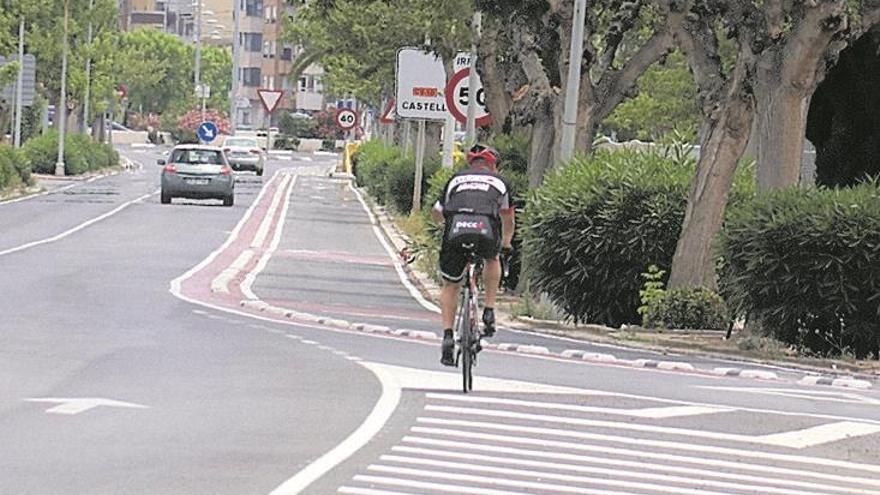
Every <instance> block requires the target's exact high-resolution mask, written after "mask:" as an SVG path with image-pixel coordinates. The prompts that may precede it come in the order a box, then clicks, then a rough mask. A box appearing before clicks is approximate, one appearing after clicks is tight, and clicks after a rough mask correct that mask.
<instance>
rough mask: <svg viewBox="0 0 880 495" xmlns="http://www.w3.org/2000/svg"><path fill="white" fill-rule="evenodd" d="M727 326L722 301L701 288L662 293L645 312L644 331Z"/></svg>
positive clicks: (726, 312) (713, 293) (711, 292)
mask: <svg viewBox="0 0 880 495" xmlns="http://www.w3.org/2000/svg"><path fill="white" fill-rule="evenodd" d="M729 324H730V312H729V311H728V309H727V305H726V304H725V303H724V299H722V298H721V296H719V295H718V294H717V293H715V292H714V291H711V290H709V289H705V288H702V287H696V288H692V287H680V288H674V289H668V290H664V291H663V294H662V295H661V296H660V297H658V298H657V299H654V300H653V301H651V302H650V303H649V304H648V305H647V306H646V309H645V312H644V325H645V326H646V327H647V328H676V329H698V330H724V329H726V328H727V327H728V325H729Z"/></svg>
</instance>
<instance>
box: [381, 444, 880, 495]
mask: <svg viewBox="0 0 880 495" xmlns="http://www.w3.org/2000/svg"><path fill="white" fill-rule="evenodd" d="M429 455H431V456H432V457H435V458H432V459H425V458H422V457H411V456H405V455H383V456H380V460H381V461H385V462H395V463H399V464H409V465H413V466H428V467H429V468H435V469H438V470H440V469H444V468H445V469H448V470H449V471H452V472H455V471H475V472H483V473H494V474H500V475H507V476H528V477H531V478H538V479H541V480H556V481H563V482H569V483H576V484H583V485H589V484H592V485H607V486H615V487H616V486H622V487H627V488H634V489H645V490H652V491H659V492H667V493H674V494H692V495H725V494H723V493H720V492H712V491H704V490H699V489H691V488H683V487H680V486H668V485H659V484H654V483H644V482H638V481H636V482H633V481H626V480H624V479H622V478H634V479H643V480H650V481H656V482H658V483H659V482H665V483H678V484H682V485H697V486H700V487H714V488H720V489H735V490H751V491H753V492H755V493H761V494H767V495H769V494H771V493H775V494H778V495H809V494H807V493H806V492H804V491H803V490H789V489H786V488H776V487H772V486H767V485H749V484H746V483H741V482H740V483H731V482H725V481H714V480H706V479H699V478H697V479H694V478H688V477H683V476H670V475H665V474H658V473H642V472H635V471H627V470H623V469H611V468H598V467H590V466H578V465H572V464H560V463H557V462H546V461H533V460H528V459H511V458H500V459H499V458H495V457H491V456H487V455H480V454H461V453H457V452H444V453H442V455H438V453H432V454H429ZM436 457H443V458H447V459H458V460H459V461H466V462H455V461H444V460H439V459H436ZM479 462H489V463H501V464H506V465H513V466H521V467H516V468H509V467H501V466H487V465H482V464H476V463H479ZM522 467H530V468H535V469H551V470H555V471H571V472H578V473H584V474H592V475H596V476H608V477H610V479H604V478H594V477H586V476H579V475H570V474H563V473H555V472H552V471H536V470H531V469H523V468H522ZM874 493H877V492H874ZM820 495H827V492H820Z"/></svg>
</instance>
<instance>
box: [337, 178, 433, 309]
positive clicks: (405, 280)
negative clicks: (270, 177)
mask: <svg viewBox="0 0 880 495" xmlns="http://www.w3.org/2000/svg"><path fill="white" fill-rule="evenodd" d="M349 189H351V191H352V192H354V194H355V196H356V197H357V199H358V201H359V202H360V203H361V207H363V209H364V211H365V212H367V216H368V217H369V218H370V223H371V224H372V226H373V235H375V236H376V239H378V240H379V243H380V244H382V247H383V248H385V252H386V253H388V257H389V258H391V261H392V263H394V270H395V271H396V272H397V277H398V278H399V279H400V282H401V283H402V284H403V286H404V287H406V290H407V291H408V292H409V295H410V296H412V298H413V299H415V300H416V301H417V302H418V303H419V304H421V305H422V307H423V308H425V309H427V310H428V311H432V312H434V313H439V312H440V308H439V307H438V306H437V305H436V304H434V303H432V302H430V301H428V300H427V299H425V297H424V296H422V293H421V292H419V290H418V289H417V288H416V287H415V286H414V285H413V284H412V282H410V281H409V277H408V276H407V275H406V273H405V272H404V271H403V265H402V264H401V263H400V258H399V257H398V256H397V253H395V252H394V250H393V249H392V248H391V246H389V245H388V241H386V240H385V236H384V234H383V233H382V231H381V230H379V220H378V219H376V216H375V215H373V212H372V211H370V208H369V207H368V206H367V203H366V202H365V201H364V198H363V196H361V193H360V191H358V190H357V188H355V187H352V186H351V185H349Z"/></svg>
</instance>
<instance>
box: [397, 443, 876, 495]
mask: <svg viewBox="0 0 880 495" xmlns="http://www.w3.org/2000/svg"><path fill="white" fill-rule="evenodd" d="M462 433H466V432H462ZM490 436H491V435H490ZM461 438H462V439H464V438H467V435H462V437H461ZM535 440H536V441H535V442H534V443H533V445H537V446H543V447H556V448H569V447H568V445H566V444H565V443H564V442H563V445H555V444H553V443H552V442H551V444H550V445H547V444H545V443H544V442H542V441H540V440H537V439H535ZM403 443H406V444H411V445H424V446H430V447H433V448H432V449H426V448H419V447H408V446H404V445H396V446H394V447H392V448H391V450H392V451H394V452H408V453H412V454H424V455H445V454H444V453H443V452H445V451H441V450H436V449H440V448H448V449H452V452H454V453H460V451H462V450H471V451H477V452H486V453H492V454H497V455H495V456H490V457H489V458H490V459H496V460H497V461H498V462H506V461H509V460H510V459H512V458H511V457H510V456H519V457H532V458H537V459H554V460H558V461H568V462H575V463H578V464H581V465H583V464H599V465H604V466H614V467H628V468H632V469H641V470H647V471H660V472H664V473H677V474H683V475H686V476H688V477H689V478H694V479H707V478H721V479H727V480H737V481H748V482H755V483H772V484H774V485H782V486H790V487H800V488H804V489H812V490H821V491H822V493H831V492H842V493H862V494H876V493H880V492H877V491H867V490H860V489H857V488H848V487H843V486H840V485H836V486H833V485H826V484H822V483H811V482H807V481H800V479H801V478H802V477H803V476H804V475H810V474H811V473H807V472H802V471H795V470H789V469H783V468H780V469H775V468H772V467H770V469H768V470H766V472H772V473H773V474H775V475H780V474H781V475H788V476H794V477H795V479H787V478H774V477H768V476H766V475H765V476H754V475H749V474H742V473H728V472H725V471H721V470H719V469H718V468H720V467H730V468H734V467H735V468H738V469H739V470H746V471H747V470H750V469H748V468H749V466H752V465H749V464H746V465H745V467H742V466H740V465H739V463H735V462H728V463H727V465H724V462H723V461H722V462H717V461H716V460H715V459H704V458H697V457H683V456H675V455H668V454H662V453H650V452H648V453H643V452H641V451H638V450H625V449H615V448H608V447H605V446H591V445H589V444H577V445H579V446H583V448H579V450H581V451H590V452H596V453H599V454H603V456H602V457H595V456H587V455H581V454H570V453H565V452H559V451H557V450H554V451H547V450H530V449H522V448H516V447H504V446H501V445H493V444H481V443H471V442H467V441H463V440H456V441H451V440H439V439H434V438H425V437H417V436H406V437H404V438H403ZM607 454H614V455H622V456H627V457H635V458H636V459H642V458H650V459H658V460H663V461H670V462H675V463H684V464H702V465H706V466H709V467H711V468H712V469H697V468H689V467H682V466H679V465H672V464H653V463H650V462H641V461H628V460H625V459H612V458H609V457H607ZM646 454H652V455H646ZM502 460H504V461H502ZM756 466H757V467H759V468H764V467H765V466H762V465H756ZM778 471H780V472H778Z"/></svg>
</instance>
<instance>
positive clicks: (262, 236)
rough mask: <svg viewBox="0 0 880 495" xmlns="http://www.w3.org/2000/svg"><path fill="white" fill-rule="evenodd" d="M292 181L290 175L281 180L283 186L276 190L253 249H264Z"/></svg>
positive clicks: (285, 175)
mask: <svg viewBox="0 0 880 495" xmlns="http://www.w3.org/2000/svg"><path fill="white" fill-rule="evenodd" d="M290 181H291V176H290V174H284V178H283V179H282V180H281V184H280V185H279V186H278V188H277V189H276V190H275V194H274V195H273V196H272V202H271V203H269V209H268V210H267V211H266V216H265V217H263V222H262V223H261V224H260V228H259V229H257V233H256V235H254V239H253V241H252V242H251V247H252V248H260V247H263V243H265V242H266V236H268V235H269V229H270V228H271V227H272V223H273V222H274V221H275V218H274V217H275V211H276V210H277V209H278V204H279V203H280V202H281V200H282V199H283V196H284V191H286V190H287V185H288V184H289V183H290Z"/></svg>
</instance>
